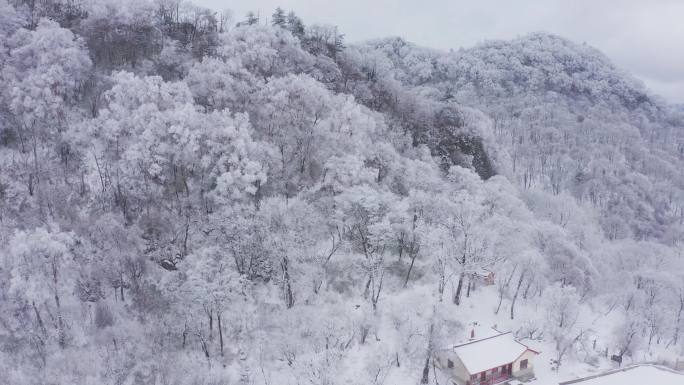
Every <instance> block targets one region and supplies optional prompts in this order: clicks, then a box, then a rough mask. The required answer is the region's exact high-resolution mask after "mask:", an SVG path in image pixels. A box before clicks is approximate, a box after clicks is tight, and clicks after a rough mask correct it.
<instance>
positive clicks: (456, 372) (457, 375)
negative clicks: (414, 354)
mask: <svg viewBox="0 0 684 385" xmlns="http://www.w3.org/2000/svg"><path fill="white" fill-rule="evenodd" d="M435 358H436V363H437V367H438V368H440V369H442V370H443V371H444V372H445V373H448V374H449V375H451V377H452V379H455V380H456V381H458V382H460V384H461V385H465V383H466V381H467V380H468V379H469V378H470V374H468V371H467V370H466V368H465V365H463V362H461V360H460V359H459V358H458V356H457V355H456V353H454V352H453V351H451V350H441V351H439V352H437V354H435ZM448 360H451V361H452V362H453V363H454V367H453V368H451V369H450V368H449V365H448Z"/></svg>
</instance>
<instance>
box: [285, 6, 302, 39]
mask: <svg viewBox="0 0 684 385" xmlns="http://www.w3.org/2000/svg"><path fill="white" fill-rule="evenodd" d="M287 29H288V30H289V31H290V32H292V34H293V35H295V36H297V37H298V38H300V39H301V38H302V37H304V23H303V22H302V19H300V18H299V16H297V15H295V13H294V12H292V11H290V13H288V14H287Z"/></svg>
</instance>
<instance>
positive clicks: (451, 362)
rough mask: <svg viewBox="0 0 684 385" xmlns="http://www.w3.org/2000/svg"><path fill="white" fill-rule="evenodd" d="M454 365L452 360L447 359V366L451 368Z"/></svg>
mask: <svg viewBox="0 0 684 385" xmlns="http://www.w3.org/2000/svg"><path fill="white" fill-rule="evenodd" d="M453 367H454V361H451V360H447V368H449V369H451V368H453Z"/></svg>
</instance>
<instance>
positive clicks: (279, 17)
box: [271, 7, 287, 28]
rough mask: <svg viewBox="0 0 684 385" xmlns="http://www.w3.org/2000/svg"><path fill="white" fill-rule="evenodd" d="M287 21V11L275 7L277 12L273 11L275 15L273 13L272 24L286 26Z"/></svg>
mask: <svg viewBox="0 0 684 385" xmlns="http://www.w3.org/2000/svg"><path fill="white" fill-rule="evenodd" d="M286 23H287V18H286V17H285V11H283V9H282V8H280V7H278V8H276V9H275V12H273V15H271V24H272V25H273V26H274V27H276V26H277V27H281V28H285V26H286Z"/></svg>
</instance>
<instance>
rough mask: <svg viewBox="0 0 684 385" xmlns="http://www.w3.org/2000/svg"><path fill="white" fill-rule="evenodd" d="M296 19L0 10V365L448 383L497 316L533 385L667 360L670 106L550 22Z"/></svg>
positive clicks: (676, 170)
mask: <svg viewBox="0 0 684 385" xmlns="http://www.w3.org/2000/svg"><path fill="white" fill-rule="evenodd" d="M306 22H307V23H306V24H305V21H303V20H301V19H300V18H299V17H298V16H297V15H296V14H294V13H292V12H289V13H288V12H284V11H282V10H280V9H278V10H275V12H274V13H273V15H271V16H270V17H269V18H268V22H266V21H265V20H262V19H259V18H258V17H257V16H255V15H254V14H250V15H248V16H247V18H245V19H244V20H243V19H242V18H240V19H239V20H231V19H230V17H228V14H227V13H223V12H215V11H213V10H208V9H203V8H201V7H196V6H193V5H192V4H189V3H186V2H180V1H177V0H155V1H151V0H138V1H129V0H127V1H115V0H92V1H83V2H79V1H71V0H42V1H27V0H9V1H8V0H0V68H1V70H0V261H2V264H0V378H2V379H3V381H6V383H8V384H17V385H24V384H36V385H37V384H84V385H85V384H117V385H118V384H126V385H128V384H160V385H161V384H164V385H167V384H168V385H171V384H179V385H180V384H278V385H280V384H283V385H285V384H314V385H319V384H320V385H323V384H330V385H332V384H359V385H361V384H363V385H366V384H388V385H389V384H396V385H404V384H418V383H421V384H437V383H439V384H444V383H445V382H444V380H443V379H442V376H443V373H440V372H439V371H440V369H439V368H437V366H436V365H435V364H434V361H433V357H434V352H435V351H436V350H437V349H439V348H441V347H443V346H447V345H450V344H454V343H457V342H460V341H463V340H465V339H467V338H468V336H469V335H470V334H471V333H477V334H478V335H480V334H481V333H486V332H487V331H488V330H491V328H492V327H497V328H498V329H501V330H506V331H511V332H513V333H514V334H515V336H516V337H517V338H518V340H520V341H524V342H525V343H529V344H531V345H534V346H539V347H540V351H541V352H542V354H541V355H540V357H539V358H538V360H537V361H538V362H537V364H536V370H537V374H538V377H539V378H540V380H542V381H544V383H543V384H539V385H547V384H549V385H550V384H555V383H557V382H558V381H560V380H569V379H573V378H576V377H581V376H585V375H588V374H592V373H597V372H599V371H600V370H604V369H609V368H613V367H615V364H614V363H613V362H611V361H610V357H611V356H613V355H614V356H619V357H621V358H622V360H623V363H624V364H628V363H629V364H631V363H643V362H649V363H657V364H662V365H665V366H675V365H676V364H675V363H676V362H678V361H682V357H683V356H684V257H683V254H684V173H683V172H682V170H684V111H683V110H682V108H681V106H672V105H669V104H667V103H666V102H665V101H663V100H662V99H661V98H659V97H658V96H657V95H653V94H652V93H651V92H650V91H649V90H648V89H646V88H645V87H644V86H643V85H642V84H641V83H640V82H639V81H638V80H636V79H635V78H633V77H632V76H630V75H629V74H627V73H625V72H623V71H621V70H620V69H618V68H617V67H616V66H614V65H613V64H612V63H611V61H610V60H609V59H608V58H607V57H605V56H604V55H603V54H602V53H601V52H599V51H597V50H596V49H594V48H592V47H589V46H587V45H583V44H576V43H574V42H571V41H568V40H566V39H564V38H562V37H559V36H555V35H551V34H545V33H535V34H531V35H527V36H523V37H519V38H516V39H513V40H507V41H489V42H485V43H482V44H479V45H477V46H474V47H472V48H467V49H461V50H458V51H449V52H444V51H440V50H434V49H430V48H424V47H420V46H416V45H414V44H412V43H410V42H407V41H405V40H404V39H402V38H399V37H391V38H382V39H377V40H372V41H366V42H359V43H348V42H346V41H345V40H344V35H343V33H344V31H340V30H338V29H337V28H336V27H333V26H326V25H316V24H308V21H306ZM312 22H315V21H312ZM490 273H491V275H490Z"/></svg>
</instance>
